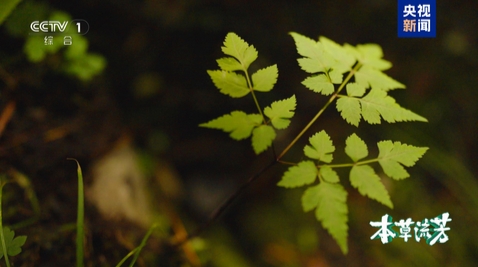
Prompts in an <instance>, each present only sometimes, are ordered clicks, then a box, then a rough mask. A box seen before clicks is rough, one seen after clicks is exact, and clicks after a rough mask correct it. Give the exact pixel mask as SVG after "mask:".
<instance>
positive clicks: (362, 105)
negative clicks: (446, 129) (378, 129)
mask: <svg viewBox="0 0 478 267" xmlns="http://www.w3.org/2000/svg"><path fill="white" fill-rule="evenodd" d="M336 105H337V110H338V111H339V112H340V115H341V116H342V118H344V119H345V120H346V121H347V122H348V123H350V124H352V125H355V126H358V124H359V122H360V115H361V116H362V117H363V119H364V120H365V121H366V122H368V123H370V124H380V123H381V119H380V118H383V119H384V120H385V121H386V122H389V123H394V122H401V121H423V122H426V121H427V119H425V118H424V117H422V116H420V115H418V114H415V113H413V112H412V111H410V110H408V109H405V108H402V107H401V106H400V105H399V104H397V103H396V102H395V99H394V98H392V97H391V96H389V95H387V92H385V91H383V90H380V89H372V90H370V92H369V93H368V94H367V95H366V96H365V97H363V98H355V97H349V96H342V97H341V98H340V99H339V100H337V104H336Z"/></svg>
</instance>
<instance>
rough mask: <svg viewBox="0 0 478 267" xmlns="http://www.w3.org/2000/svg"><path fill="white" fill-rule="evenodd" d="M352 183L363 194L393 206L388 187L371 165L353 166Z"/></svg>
mask: <svg viewBox="0 0 478 267" xmlns="http://www.w3.org/2000/svg"><path fill="white" fill-rule="evenodd" d="M350 183H351V184H352V186H353V187H355V188H357V189H358V191H359V193H360V194H361V195H363V196H367V197H369V198H371V199H374V200H376V201H378V202H380V203H382V204H383V205H385V206H387V207H389V208H393V204H392V201H391V200H390V196H389V195H388V192H387V189H385V186H384V185H383V183H382V182H381V181H380V177H378V175H377V174H376V173H375V171H374V170H373V168H372V167H370V166H369V165H361V166H353V167H352V169H351V170H350Z"/></svg>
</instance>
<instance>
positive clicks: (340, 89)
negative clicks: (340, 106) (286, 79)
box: [276, 64, 361, 161]
mask: <svg viewBox="0 0 478 267" xmlns="http://www.w3.org/2000/svg"><path fill="white" fill-rule="evenodd" d="M360 67H361V65H360V64H357V66H355V68H354V69H353V70H352V71H350V72H349V74H348V75H347V77H346V78H345V80H344V81H343V82H342V84H340V86H339V88H338V89H337V92H335V93H334V94H333V95H332V96H331V97H330V98H329V101H327V103H326V104H325V105H324V106H323V107H322V108H321V109H320V110H319V112H317V114H316V115H315V117H314V118H312V120H310V122H309V123H308V124H307V125H306V126H305V127H304V128H303V129H302V131H301V132H300V133H299V134H298V135H297V136H296V137H295V138H294V140H292V142H290V144H289V145H288V146H287V147H286V148H285V149H284V150H283V151H282V152H281V153H280V154H279V156H278V157H277V159H276V160H277V161H279V160H280V159H281V158H282V157H283V156H284V155H285V154H286V153H287V152H288V151H289V150H290V149H291V148H292V146H294V145H295V143H296V142H297V141H298V140H299V139H300V138H301V137H302V135H304V134H305V132H306V131H307V130H308V129H309V128H310V127H311V126H312V124H314V123H315V121H316V120H317V119H318V118H319V117H320V115H322V113H324V111H325V109H326V108H327V107H328V106H329V105H330V104H332V102H333V101H334V100H335V98H337V96H338V94H339V93H340V91H342V89H343V88H344V87H345V85H346V84H347V83H348V82H349V80H350V79H351V78H352V76H353V75H354V74H355V72H356V71H357V70H358V69H359V68H360Z"/></svg>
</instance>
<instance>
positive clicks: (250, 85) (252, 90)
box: [243, 69, 267, 124]
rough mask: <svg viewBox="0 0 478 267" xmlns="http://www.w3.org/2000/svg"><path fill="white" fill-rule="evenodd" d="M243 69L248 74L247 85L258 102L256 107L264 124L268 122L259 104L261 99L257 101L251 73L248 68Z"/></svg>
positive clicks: (255, 101)
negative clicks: (250, 76)
mask: <svg viewBox="0 0 478 267" xmlns="http://www.w3.org/2000/svg"><path fill="white" fill-rule="evenodd" d="M243 71H244V73H245V74H246V81H247V87H249V91H251V95H252V98H253V99H254V103H255V104H256V108H257V110H258V111H259V114H261V117H262V121H263V122H264V124H267V121H266V117H264V114H263V113H262V109H261V106H260V105H259V101H257V97H256V94H254V88H253V87H252V82H251V79H250V78H249V74H248V73H247V69H244V70H243Z"/></svg>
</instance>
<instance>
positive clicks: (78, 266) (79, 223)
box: [68, 158, 85, 267]
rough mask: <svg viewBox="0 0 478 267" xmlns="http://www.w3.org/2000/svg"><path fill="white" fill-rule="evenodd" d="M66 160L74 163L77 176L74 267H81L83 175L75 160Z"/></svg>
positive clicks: (83, 237)
mask: <svg viewBox="0 0 478 267" xmlns="http://www.w3.org/2000/svg"><path fill="white" fill-rule="evenodd" d="M68 160H74V161H76V165H77V166H78V168H77V175H78V207H77V216H76V267H83V257H84V256H83V255H84V253H83V246H84V244H83V242H84V239H85V229H84V218H85V207H84V189H83V174H82V172H81V167H80V163H79V162H78V161H77V160H76V159H72V158H68Z"/></svg>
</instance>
